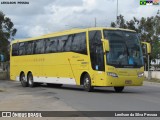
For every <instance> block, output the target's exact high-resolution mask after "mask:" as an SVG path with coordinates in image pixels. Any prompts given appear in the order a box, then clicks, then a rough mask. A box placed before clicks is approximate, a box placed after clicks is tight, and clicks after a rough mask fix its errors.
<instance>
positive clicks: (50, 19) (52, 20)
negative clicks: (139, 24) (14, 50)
mask: <svg viewBox="0 0 160 120" xmlns="http://www.w3.org/2000/svg"><path fill="white" fill-rule="evenodd" d="M0 1H3V0H0ZM17 1H18V0H17ZM26 1H29V2H30V4H29V5H2V4H0V9H1V10H2V11H3V12H4V13H5V14H6V16H8V17H10V18H11V20H12V21H13V22H14V24H15V27H16V28H17V29H18V32H17V34H16V38H26V37H34V36H38V35H42V34H47V33H50V32H55V31H60V30H65V29H69V28H74V27H90V26H94V19H95V18H96V19H97V26H110V23H111V21H115V20H116V11H117V9H116V7H117V3H116V2H117V0H26ZM158 8H159V7H157V6H140V5H139V0H119V9H118V13H119V14H122V15H123V16H124V17H125V19H127V20H130V19H131V18H133V17H134V16H135V17H138V18H140V17H142V16H144V17H148V16H152V15H155V14H156V12H157V10H158Z"/></svg>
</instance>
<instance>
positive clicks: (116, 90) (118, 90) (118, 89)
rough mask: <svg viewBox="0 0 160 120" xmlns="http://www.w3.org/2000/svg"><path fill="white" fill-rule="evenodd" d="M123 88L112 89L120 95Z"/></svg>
mask: <svg viewBox="0 0 160 120" xmlns="http://www.w3.org/2000/svg"><path fill="white" fill-rule="evenodd" d="M123 89H124V87H114V90H115V92H117V93H120V92H122V91H123Z"/></svg>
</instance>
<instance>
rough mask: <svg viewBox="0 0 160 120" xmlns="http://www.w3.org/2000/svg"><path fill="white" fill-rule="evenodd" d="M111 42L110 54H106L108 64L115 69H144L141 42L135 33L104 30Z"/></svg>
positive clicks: (105, 35)
mask: <svg viewBox="0 0 160 120" xmlns="http://www.w3.org/2000/svg"><path fill="white" fill-rule="evenodd" d="M104 38H105V39H108V40H109V44H110V52H108V53H106V54H107V55H106V57H107V59H106V60H107V64H108V65H112V66H115V67H142V66H143V55H142V50H141V46H140V41H139V38H138V36H137V33H135V32H129V31H121V30H104Z"/></svg>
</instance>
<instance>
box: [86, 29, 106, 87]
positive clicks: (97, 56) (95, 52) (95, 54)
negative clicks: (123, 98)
mask: <svg viewBox="0 0 160 120" xmlns="http://www.w3.org/2000/svg"><path fill="white" fill-rule="evenodd" d="M101 39H102V34H101V31H100V30H99V31H90V32H89V49H90V60H91V66H92V69H93V70H94V73H93V76H92V78H91V79H92V80H93V81H92V85H95V86H96V85H103V84H104V78H105V64H104V52H103V44H102V41H101Z"/></svg>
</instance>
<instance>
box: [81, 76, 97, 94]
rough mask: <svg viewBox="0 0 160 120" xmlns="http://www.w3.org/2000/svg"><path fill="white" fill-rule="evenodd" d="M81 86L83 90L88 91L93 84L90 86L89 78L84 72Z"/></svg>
mask: <svg viewBox="0 0 160 120" xmlns="http://www.w3.org/2000/svg"><path fill="white" fill-rule="evenodd" d="M83 87H84V90H85V91H88V92H91V91H93V88H94V87H93V86H91V78H90V76H89V75H88V74H85V75H84V78H83Z"/></svg>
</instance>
